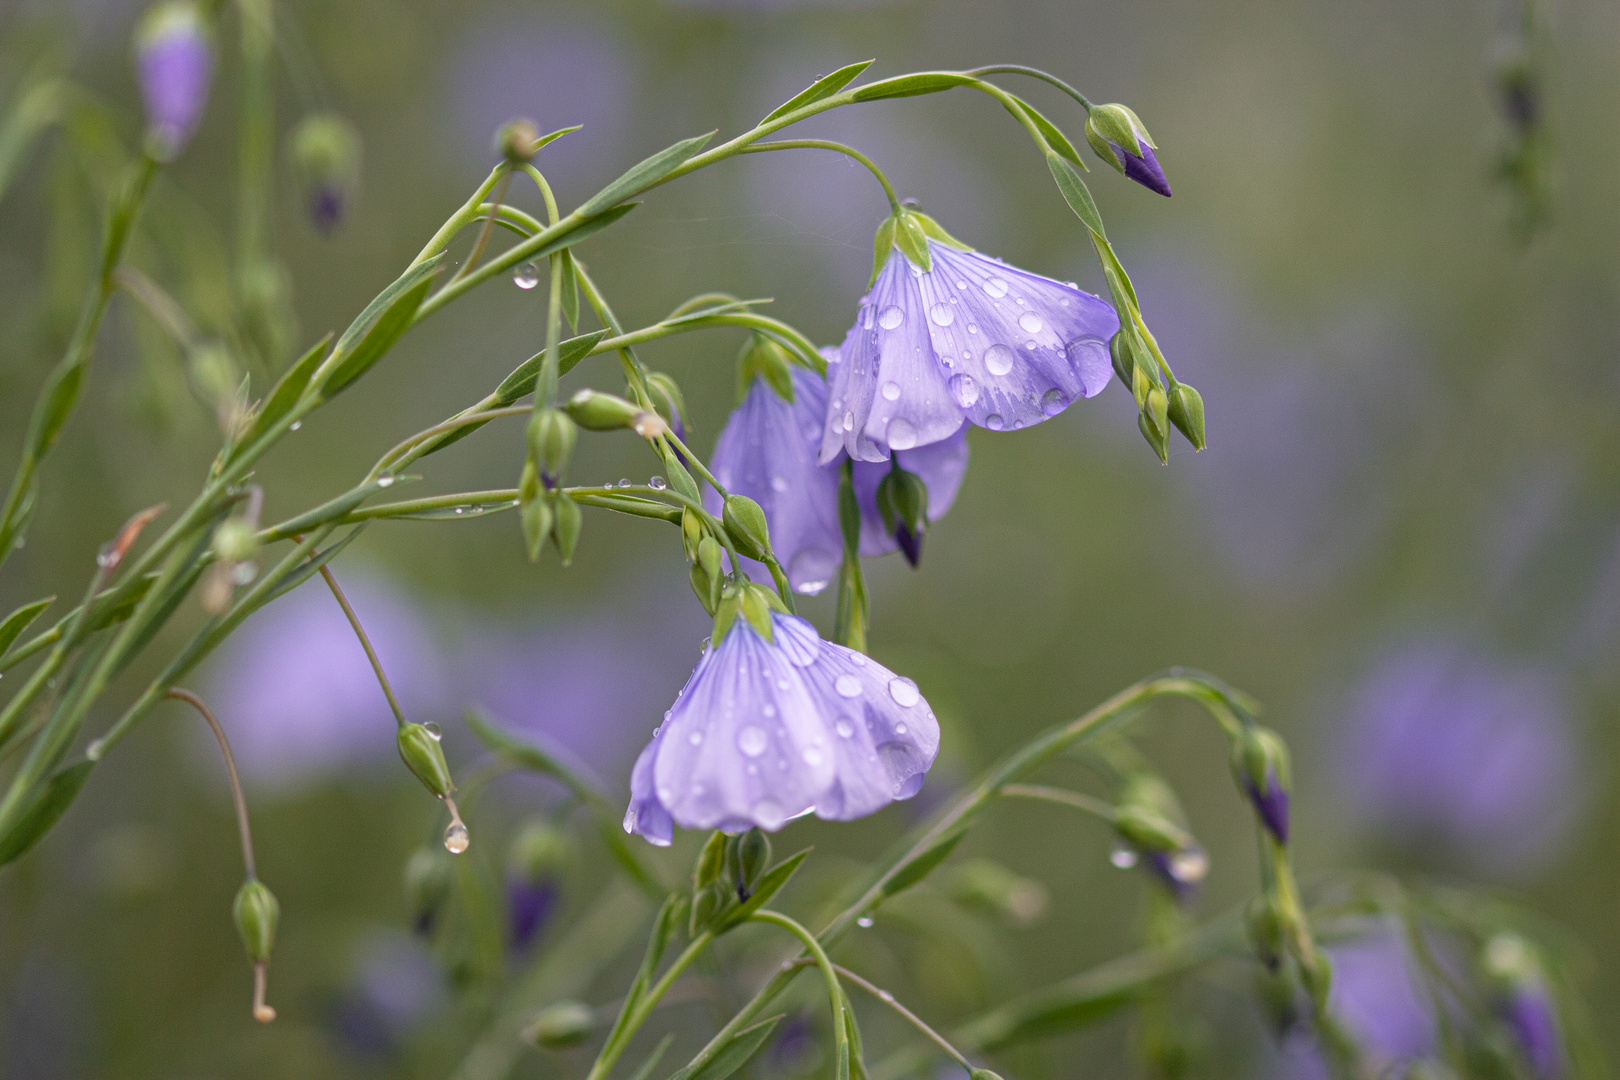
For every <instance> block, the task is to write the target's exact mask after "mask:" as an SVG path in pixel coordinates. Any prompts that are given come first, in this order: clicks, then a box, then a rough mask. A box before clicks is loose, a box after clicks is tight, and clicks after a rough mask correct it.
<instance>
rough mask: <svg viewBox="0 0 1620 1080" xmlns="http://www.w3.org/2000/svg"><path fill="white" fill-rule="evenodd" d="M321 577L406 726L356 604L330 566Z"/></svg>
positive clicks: (397, 700) (403, 715)
mask: <svg viewBox="0 0 1620 1080" xmlns="http://www.w3.org/2000/svg"><path fill="white" fill-rule="evenodd" d="M321 577H322V578H324V579H325V580H326V587H327V588H329V589H331V590H332V595H333V597H335V598H336V599H337V602H338V607H340V608H342V609H343V614H344V617H345V618H347V619H348V620H349V625H350V626H352V627H354V636H355V637H357V638H359V639H360V647H361V648H363V649H365V650H366V659H367V660H369V661H371V670H372V671H374V672H376V673H377V682H378V684H379V685H380V686H381V687H382V692H383V696H385V697H387V698H388V707H389V708H390V709H392V710H393V712H394V720H395V721H396V722H397V723H398V724H399V726H400V727H404V726H405V725H406V724H407V723H408V721H407V720H406V719H405V710H404V709H402V708H400V707H399V698H397V697H395V696H394V688H393V686H392V685H390V684H389V682H388V674H387V672H385V671H383V666H382V661H381V660H379V659H377V650H376V649H373V648H372V647H371V637H370V636H369V635H368V634H367V633H366V628H365V627H364V626H362V625H361V624H360V616H358V615H356V614H355V613H354V606H353V605H352V604H350V603H349V598H348V597H347V596H345V595H344V594H343V589H342V588H341V587H339V585H338V583H337V578H336V577H334V576H333V575H332V568H331V567H330V566H324V565H323V566H322V567H321Z"/></svg>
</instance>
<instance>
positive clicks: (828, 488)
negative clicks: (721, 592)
mask: <svg viewBox="0 0 1620 1080" xmlns="http://www.w3.org/2000/svg"><path fill="white" fill-rule="evenodd" d="M792 373H793V398H794V399H793V401H792V402H787V401H783V400H782V399H781V398H780V397H779V396H777V393H776V391H775V390H772V389H771V388H770V386H769V385H768V384H767V383H766V382H765V380H764V379H759V378H756V379H755V380H754V385H753V386H751V387H749V389H748V394H747V396H746V397H744V398H743V402H742V404H741V405H739V406H738V407H737V409H736V411H734V412H733V413H732V414H731V418H730V419H729V420H727V421H726V426H725V430H723V431H722V432H721V433H720V438H719V440H718V441H717V442H716V443H715V447H714V457H713V460H712V462H711V465H712V467H713V469H714V474H715V477H716V478H717V479H718V480H719V481H720V482H721V483H722V484H724V485H725V486H726V488H727V489H728V490H730V491H733V492H736V493H737V494H739V495H746V496H748V497H749V498H750V499H753V500H754V501H755V502H757V503H759V505H760V507H761V508H762V509H763V510H764V511H765V518H766V520H767V521H769V522H770V528H771V546H772V547H773V548H774V549H775V551H776V557H777V559H778V560H780V561H781V563H782V566H783V567H784V568H785V569H786V570H787V575H788V580H789V581H790V582H792V584H793V588H794V589H795V590H796V591H798V592H801V593H811V594H813V593H818V592H820V591H821V590H822V589H823V588H825V587H826V585H827V582H829V581H830V580H832V578H833V576H834V575H835V574H836V573H837V572H838V563H839V560H840V558H841V556H842V553H843V539H842V537H841V535H840V533H839V529H838V470H837V468H836V467H828V468H822V467H821V466H819V465H818V464H817V463H816V443H817V441H818V440H819V438H820V435H821V422H822V419H823V417H825V416H826V414H827V384H826V383H825V382H824V381H822V379H821V378H820V377H819V376H817V375H816V374H815V373H814V372H811V371H806V370H804V369H803V368H799V367H794V368H793V369H792ZM704 505H706V506H707V507H708V508H709V510H710V512H711V513H714V514H715V515H717V516H718V515H719V513H720V509H721V507H720V496H719V495H718V494H717V493H716V492H715V491H714V490H713V489H712V488H710V489H708V490H706V491H705V493H704ZM751 569H753V568H751ZM758 573H759V575H760V577H761V578H763V577H764V576H765V571H764V569H763V567H760V568H758Z"/></svg>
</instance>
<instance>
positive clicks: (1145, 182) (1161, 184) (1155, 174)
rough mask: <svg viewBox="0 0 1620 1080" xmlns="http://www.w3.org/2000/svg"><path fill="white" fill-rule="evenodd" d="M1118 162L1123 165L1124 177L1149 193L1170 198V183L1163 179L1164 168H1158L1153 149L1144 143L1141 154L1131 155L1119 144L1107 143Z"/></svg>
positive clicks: (1156, 157) (1157, 160)
mask: <svg viewBox="0 0 1620 1080" xmlns="http://www.w3.org/2000/svg"><path fill="white" fill-rule="evenodd" d="M1108 145H1109V146H1112V147H1113V148H1114V153H1116V154H1118V155H1119V160H1120V161H1122V162H1124V163H1125V175H1126V176H1128V177H1130V178H1131V179H1132V180H1135V181H1136V182H1137V183H1138V184H1141V185H1142V186H1143V187H1145V188H1147V189H1148V190H1150V191H1157V192H1158V193H1159V194H1160V195H1163V196H1164V197H1165V198H1169V197H1170V181H1168V180H1166V179H1165V178H1164V168H1163V167H1162V166H1160V164H1159V159H1158V156H1157V155H1155V154H1154V153H1153V147H1151V146H1149V145H1148V144H1147V143H1146V142H1143V143H1142V144H1141V146H1142V152H1141V154H1133V153H1131V152H1130V151H1129V150H1127V149H1125V148H1124V147H1123V146H1121V145H1119V143H1109V144H1108Z"/></svg>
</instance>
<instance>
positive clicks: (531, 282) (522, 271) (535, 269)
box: [512, 262, 540, 289]
mask: <svg viewBox="0 0 1620 1080" xmlns="http://www.w3.org/2000/svg"><path fill="white" fill-rule="evenodd" d="M512 284H514V285H516V286H517V287H518V288H520V289H532V288H534V287H535V286H536V285H538V284H540V264H539V263H537V262H526V263H524V264H523V265H522V266H520V267H518V268H517V269H516V270H514V271H512Z"/></svg>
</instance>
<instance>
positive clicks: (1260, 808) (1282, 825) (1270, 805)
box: [1244, 770, 1288, 844]
mask: <svg viewBox="0 0 1620 1080" xmlns="http://www.w3.org/2000/svg"><path fill="white" fill-rule="evenodd" d="M1244 786H1245V787H1246V788H1248V790H1249V800H1250V801H1251V802H1253V803H1254V809H1255V812H1256V813H1258V814H1259V815H1260V820H1261V821H1264V822H1265V823H1266V828H1268V829H1270V830H1271V834H1272V835H1273V836H1275V837H1276V838H1277V840H1278V841H1279V842H1280V843H1284V844H1286V843H1288V792H1287V790H1286V789H1285V788H1284V787H1283V786H1282V783H1281V782H1280V781H1279V780H1278V779H1277V773H1276V772H1275V771H1274V770H1267V772H1266V783H1265V786H1264V787H1257V786H1255V784H1254V782H1253V781H1252V780H1247V779H1245V781H1244Z"/></svg>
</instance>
